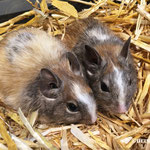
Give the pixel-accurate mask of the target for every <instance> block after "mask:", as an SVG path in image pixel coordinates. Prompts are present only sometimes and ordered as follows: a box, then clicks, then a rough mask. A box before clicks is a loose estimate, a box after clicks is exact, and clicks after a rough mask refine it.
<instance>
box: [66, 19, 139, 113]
mask: <svg viewBox="0 0 150 150" xmlns="http://www.w3.org/2000/svg"><path fill="white" fill-rule="evenodd" d="M130 40H131V38H129V39H128V40H127V41H125V42H124V41H122V40H121V39H120V38H119V37H118V36H116V35H114V34H113V33H112V32H111V31H110V30H109V29H108V28H107V27H106V26H105V25H103V24H102V23H101V22H99V21H98V20H95V19H92V18H88V19H83V20H78V21H76V22H73V23H72V24H71V25H69V26H67V28H66V32H65V36H64V39H63V42H64V43H65V45H66V46H67V47H68V48H69V49H72V51H73V52H74V53H75V54H76V55H77V57H78V59H79V60H80V62H81V64H82V67H83V73H84V76H85V78H86V80H87V82H88V84H89V85H90V87H91V88H92V90H93V93H94V95H95V98H96V101H97V104H98V107H99V110H100V111H101V110H104V111H110V112H111V113H124V112H126V111H127V110H128V108H129V106H130V104H131V99H132V98H133V96H134V94H135V91H136V89H137V73H136V69H135V66H134V63H133V58H132V56H131V54H130Z"/></svg>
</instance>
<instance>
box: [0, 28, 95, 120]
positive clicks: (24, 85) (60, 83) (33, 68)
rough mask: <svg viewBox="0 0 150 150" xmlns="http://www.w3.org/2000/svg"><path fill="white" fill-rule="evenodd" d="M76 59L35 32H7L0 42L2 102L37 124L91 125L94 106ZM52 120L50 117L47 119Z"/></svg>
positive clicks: (50, 38)
mask: <svg viewBox="0 0 150 150" xmlns="http://www.w3.org/2000/svg"><path fill="white" fill-rule="evenodd" d="M81 74H82V71H81V68H80V63H79V61H78V59H77V58H76V56H75V55H74V54H73V53H71V52H67V50H66V48H65V47H64V46H63V45H62V44H61V43H60V41H58V40H57V39H55V38H54V37H51V36H49V35H48V34H47V33H46V32H44V31H41V30H39V29H35V28H25V29H21V30H18V31H14V32H11V33H10V34H8V35H7V37H6V38H4V40H2V41H1V42H0V93H1V95H2V96H3V101H4V103H6V104H7V105H9V106H11V107H12V108H14V109H18V107H21V108H22V110H23V111H24V112H25V113H27V112H29V111H34V110H37V109H39V111H40V118H42V119H40V120H44V121H46V122H55V123H79V122H83V123H94V122H95V121H96V105H95V101H94V99H93V97H92V94H91V93H92V92H91V89H90V88H89V87H88V86H87V85H86V83H85V81H84V79H83V77H82V76H81ZM51 116H54V117H51Z"/></svg>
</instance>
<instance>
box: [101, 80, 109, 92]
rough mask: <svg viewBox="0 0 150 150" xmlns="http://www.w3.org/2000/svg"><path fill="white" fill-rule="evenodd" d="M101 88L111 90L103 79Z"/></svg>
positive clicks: (106, 90)
mask: <svg viewBox="0 0 150 150" xmlns="http://www.w3.org/2000/svg"><path fill="white" fill-rule="evenodd" d="M101 90H102V91H104V92H110V91H109V87H108V86H107V85H106V83H105V82H103V81H101Z"/></svg>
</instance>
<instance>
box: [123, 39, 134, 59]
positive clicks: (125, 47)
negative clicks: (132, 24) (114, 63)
mask: <svg viewBox="0 0 150 150" xmlns="http://www.w3.org/2000/svg"><path fill="white" fill-rule="evenodd" d="M130 43H131V37H129V38H128V40H127V41H126V42H125V43H124V45H123V48H122V49H121V51H120V56H122V57H124V58H125V59H127V58H128V55H129V49H130Z"/></svg>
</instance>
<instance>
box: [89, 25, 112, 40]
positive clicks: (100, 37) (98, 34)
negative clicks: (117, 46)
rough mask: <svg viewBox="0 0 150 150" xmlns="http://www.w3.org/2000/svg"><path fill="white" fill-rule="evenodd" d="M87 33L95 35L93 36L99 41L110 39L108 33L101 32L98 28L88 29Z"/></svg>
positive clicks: (91, 35)
mask: <svg viewBox="0 0 150 150" xmlns="http://www.w3.org/2000/svg"><path fill="white" fill-rule="evenodd" d="M87 34H88V35H89V36H90V37H95V38H97V39H98V40H100V41H105V40H109V39H110V35H108V34H103V33H102V32H101V30H100V29H99V28H93V29H91V30H88V31H87Z"/></svg>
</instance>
